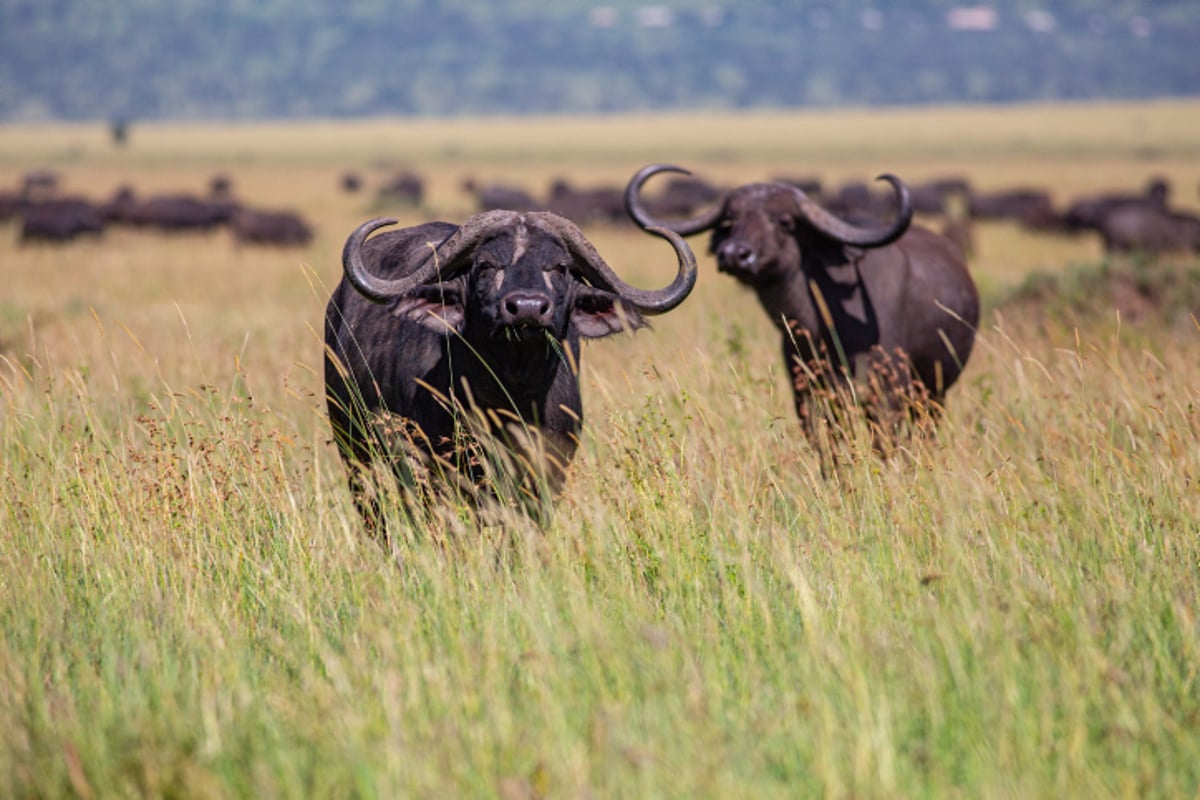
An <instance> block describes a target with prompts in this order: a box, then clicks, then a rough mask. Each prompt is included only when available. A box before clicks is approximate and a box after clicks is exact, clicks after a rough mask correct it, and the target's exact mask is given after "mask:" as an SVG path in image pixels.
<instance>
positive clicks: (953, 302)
mask: <svg viewBox="0 0 1200 800" xmlns="http://www.w3.org/2000/svg"><path fill="white" fill-rule="evenodd" d="M683 171H684V170H681V169H680V168H679V167H674V166H668V165H662V164H657V165H652V166H648V167H645V168H643V169H642V170H641V171H639V172H638V173H637V174H636V175H634V177H633V179H632V180H631V181H630V183H629V185H628V187H627V188H626V195H625V199H626V205H627V207H628V211H629V214H630V216H631V217H633V219H634V220H635V221H636V222H637V223H638V224H639V225H640V226H642V227H643V228H648V227H650V226H661V227H665V228H669V229H670V230H673V231H674V232H676V233H678V234H680V235H682V236H691V235H694V234H697V233H701V232H703V231H708V230H711V231H712V239H711V243H710V248H709V249H710V252H712V253H714V254H715V255H716V257H717V266H718V269H720V271H722V272H725V273H728V274H729V275H732V276H733V277H734V278H736V279H737V280H738V281H739V282H741V283H742V284H744V285H746V286H749V287H750V288H752V289H754V291H755V292H756V293H757V294H758V299H759V301H760V302H761V303H762V306H763V309H764V310H765V311H766V312H767V316H768V317H769V318H770V319H771V320H772V321H774V322H775V323H776V325H778V326H779V328H780V331H781V332H782V335H783V336H782V339H783V355H784V359H785V364H786V368H787V370H788V373H789V374H790V375H791V376H792V378H793V389H794V391H795V403H796V413H797V414H798V415H799V417H800V420H801V422H802V424H803V426H804V429H805V432H806V433H807V434H808V435H809V437H810V439H811V440H814V441H816V437H815V434H816V429H815V427H814V426H815V423H816V421H817V418H816V415H815V414H814V410H815V409H814V407H813V405H814V404H813V400H814V398H817V399H819V398H821V397H827V398H831V399H835V398H836V399H837V402H835V403H832V404H831V406H830V408H831V410H833V411H835V412H837V411H838V408H839V406H842V405H844V398H845V396H846V395H845V394H844V393H843V392H844V391H845V390H848V389H849V388H850V384H851V379H853V380H854V381H857V382H858V384H859V386H858V390H857V391H858V396H859V398H860V400H861V402H863V403H864V405H865V406H866V410H867V411H868V416H869V418H871V419H873V420H875V421H877V422H882V421H883V420H884V419H885V418H886V419H888V420H890V422H891V424H893V425H895V424H899V423H900V422H901V421H902V420H903V419H904V417H905V415H903V414H898V413H897V412H900V411H904V410H907V411H909V412H913V411H917V412H921V413H924V412H925V411H926V410H927V409H928V410H931V411H932V412H934V413H936V411H937V408H938V406H937V405H933V406H929V405H928V400H932V401H934V403H935V404H940V403H941V401H942V399H943V397H944V396H945V393H946V390H947V389H949V388H950V387H951V386H952V385H953V384H954V382H955V381H956V380H957V379H958V377H959V375H960V374H961V373H962V370H963V366H964V364H965V363H966V360H967V357H968V356H969V355H970V354H971V347H972V345H973V344H974V341H975V328H976V326H977V325H978V322H979V296H978V294H977V292H976V289H975V284H974V282H973V281H972V280H971V276H970V274H969V273H968V272H967V265H966V263H965V261H964V259H963V255H962V252H961V251H960V250H959V248H958V247H956V246H955V245H954V244H953V243H951V242H949V241H948V240H946V239H945V238H943V237H942V236H939V235H937V234H936V233H933V232H931V231H928V230H926V229H924V228H920V227H917V226H910V223H911V220H912V213H913V212H912V205H911V203H910V201H909V195H908V190H907V188H906V187H905V185H904V184H903V183H902V182H901V181H900V180H899V179H898V178H896V177H894V176H891V175H884V176H882V177H883V179H884V180H886V181H887V182H888V183H890V184H891V185H892V189H893V190H894V192H895V196H896V203H897V211H896V214H895V219H894V221H893V222H891V223H890V224H887V225H884V226H881V227H871V228H864V227H859V226H856V225H851V224H849V223H847V222H845V221H844V220H842V219H840V218H838V217H836V216H834V215H833V214H831V213H830V212H828V211H826V210H825V209H824V208H823V207H821V206H820V205H818V204H817V203H816V202H814V201H813V200H812V199H811V198H809V197H808V196H807V195H805V194H804V192H802V191H800V190H799V189H797V188H796V187H794V186H790V185H786V184H779V183H756V184H749V185H746V186H741V187H738V188H736V189H733V190H731V191H729V192H728V193H727V194H726V195H725V197H724V199H723V201H722V202H721V203H720V204H718V205H716V206H714V207H713V208H712V209H711V210H709V211H707V212H706V213H703V214H701V215H699V216H697V217H694V218H693V219H690V220H685V221H681V222H667V223H663V222H659V221H658V220H656V219H654V218H653V217H651V216H650V215H649V214H647V212H646V210H645V208H643V206H642V204H641V201H640V199H639V197H638V192H639V190H640V188H641V186H642V184H643V183H644V182H645V181H646V180H647V179H648V178H650V177H651V176H652V175H656V174H658V173H660V172H683Z"/></svg>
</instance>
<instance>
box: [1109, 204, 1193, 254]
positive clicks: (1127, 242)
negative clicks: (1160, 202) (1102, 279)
mask: <svg viewBox="0 0 1200 800" xmlns="http://www.w3.org/2000/svg"><path fill="white" fill-rule="evenodd" d="M1093 227H1095V229H1096V230H1098V231H1099V232H1100V236H1101V237H1102V238H1103V239H1104V250H1105V252H1108V253H1144V254H1147V255H1162V254H1165V253H1200V217H1197V216H1195V215H1194V214H1186V213H1183V212H1179V211H1168V210H1167V209H1165V208H1157V207H1155V206H1153V205H1149V204H1145V203H1140V204H1139V203H1126V204H1120V205H1117V206H1115V207H1113V208H1111V209H1109V210H1108V211H1107V212H1106V213H1104V214H1103V215H1102V216H1101V217H1100V218H1099V219H1098V220H1096V221H1095V222H1094V223H1093Z"/></svg>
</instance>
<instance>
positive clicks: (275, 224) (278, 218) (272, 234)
mask: <svg viewBox="0 0 1200 800" xmlns="http://www.w3.org/2000/svg"><path fill="white" fill-rule="evenodd" d="M229 232H230V233H232V234H233V239H234V241H236V242H237V243H238V244H269V245H276V246H280V247H290V246H303V245H306V244H308V243H309V242H311V241H312V238H313V230H312V226H311V225H309V224H308V222H306V221H305V219H304V217H302V216H300V215H299V214H298V213H296V212H295V211H286V210H285V211H256V210H252V209H248V208H242V209H238V210H237V211H235V212H234V213H233V216H232V217H230V219H229Z"/></svg>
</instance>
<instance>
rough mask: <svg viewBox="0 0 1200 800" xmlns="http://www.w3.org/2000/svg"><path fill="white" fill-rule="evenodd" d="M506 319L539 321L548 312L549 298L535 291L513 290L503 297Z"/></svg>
mask: <svg viewBox="0 0 1200 800" xmlns="http://www.w3.org/2000/svg"><path fill="white" fill-rule="evenodd" d="M503 308H504V316H505V317H506V321H508V322H511V323H516V322H541V321H543V320H544V319H545V318H546V317H547V316H548V315H549V313H550V298H549V297H546V296H545V295H543V294H539V293H536V292H514V293H512V294H510V295H508V296H507V297H505V298H504V302H503Z"/></svg>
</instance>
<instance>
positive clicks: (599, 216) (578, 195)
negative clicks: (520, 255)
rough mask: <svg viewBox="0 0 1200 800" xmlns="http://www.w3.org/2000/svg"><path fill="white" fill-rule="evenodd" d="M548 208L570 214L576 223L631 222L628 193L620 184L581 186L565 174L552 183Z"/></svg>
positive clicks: (608, 223)
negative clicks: (573, 184) (582, 187)
mask: <svg viewBox="0 0 1200 800" xmlns="http://www.w3.org/2000/svg"><path fill="white" fill-rule="evenodd" d="M546 210H547V211H551V212H553V213H555V214H558V215H559V216H560V217H566V218H567V219H569V220H571V221H572V222H574V223H575V224H576V225H590V224H593V223H598V224H607V225H617V224H628V223H629V218H628V217H627V216H625V194H624V192H623V191H622V190H621V188H620V187H608V186H596V187H592V188H589V189H580V188H577V187H575V186H572V185H571V183H570V182H569V181H568V180H566V179H565V178H558V179H556V180H555V181H554V182H553V183H552V184H551V185H550V196H549V198H548V199H547V201H546Z"/></svg>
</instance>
